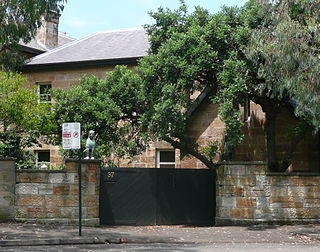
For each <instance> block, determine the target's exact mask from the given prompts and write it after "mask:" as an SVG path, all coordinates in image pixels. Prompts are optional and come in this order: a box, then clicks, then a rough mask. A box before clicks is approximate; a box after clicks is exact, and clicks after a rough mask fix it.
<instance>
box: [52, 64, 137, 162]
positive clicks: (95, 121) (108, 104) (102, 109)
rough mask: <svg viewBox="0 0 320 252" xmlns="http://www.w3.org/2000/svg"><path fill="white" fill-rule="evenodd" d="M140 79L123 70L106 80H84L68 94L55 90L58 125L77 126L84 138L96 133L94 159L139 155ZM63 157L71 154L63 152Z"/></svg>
mask: <svg viewBox="0 0 320 252" xmlns="http://www.w3.org/2000/svg"><path fill="white" fill-rule="evenodd" d="M140 82H141V80H140V77H139V76H138V75H137V74H136V73H133V72H132V71H130V70H128V69H126V68H125V67H118V68H116V70H115V71H113V72H110V73H109V74H108V77H107V78H106V79H105V80H100V79H99V78H97V77H95V76H84V77H83V78H82V79H81V80H80V83H79V85H77V86H73V87H71V88H70V89H68V90H59V89H58V90H55V92H54V98H55V101H56V102H55V105H54V112H55V121H56V122H57V125H58V132H57V133H58V136H59V137H58V139H61V138H60V135H61V132H60V130H59V129H60V125H61V124H62V123H64V122H73V121H75V122H79V123H81V128H82V132H83V134H84V135H85V134H88V132H89V130H94V131H95V137H96V142H97V146H98V149H97V150H96V154H95V156H97V157H101V156H102V155H104V156H109V155H111V154H114V155H116V156H117V157H122V156H124V155H125V154H128V153H129V154H130V155H131V156H133V155H135V154H137V153H138V151H139V149H140V147H141V146H142V143H141V142H140V138H138V137H137V136H138V135H139V134H137V129H133V127H136V125H137V123H138V122H137V120H138V116H137V115H138V114H139V115H140V111H138V109H139V108H141V107H142V103H143V100H142V99H141V95H140V94H139V91H140V87H139V85H140ZM65 155H66V156H71V157H72V155H74V153H73V152H72V151H71V152H68V151H67V152H66V153H65Z"/></svg>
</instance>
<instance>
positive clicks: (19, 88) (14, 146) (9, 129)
mask: <svg viewBox="0 0 320 252" xmlns="http://www.w3.org/2000/svg"><path fill="white" fill-rule="evenodd" d="M25 87H26V80H25V78H24V77H22V76H21V75H20V74H17V73H10V72H0V156H2V157H13V158H17V159H18V162H19V161H21V160H22V159H23V158H24V157H25V156H26V152H24V151H23V148H25V147H31V146H32V145H33V144H36V143H37V137H39V136H40V135H42V134H44V133H47V132H52V127H53V124H52V123H51V119H50V113H49V111H48V109H49V107H48V106H49V105H48V104H44V103H38V99H39V97H38V95H37V93H36V92H35V91H34V90H28V89H26V88H25Z"/></svg>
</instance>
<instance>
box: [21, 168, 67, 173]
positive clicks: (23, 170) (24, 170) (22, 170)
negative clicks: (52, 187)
mask: <svg viewBox="0 0 320 252" xmlns="http://www.w3.org/2000/svg"><path fill="white" fill-rule="evenodd" d="M66 172H67V170H66V169H61V170H41V169H16V173H66Z"/></svg>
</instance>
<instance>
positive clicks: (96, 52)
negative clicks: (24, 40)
mask: <svg viewBox="0 0 320 252" xmlns="http://www.w3.org/2000/svg"><path fill="white" fill-rule="evenodd" d="M148 48H149V43H148V37H147V34H146V32H145V30H144V29H142V28H138V29H137V28H136V29H128V30H114V31H104V32H98V33H96V34H93V35H91V36H89V37H86V38H83V39H80V40H76V41H73V42H71V43H68V44H67V45H64V46H62V47H58V48H56V49H53V50H51V51H48V52H46V53H43V54H41V55H38V56H36V57H34V58H32V59H31V61H30V62H28V63H27V64H26V66H35V65H48V64H63V63H72V62H78V63H79V62H90V61H99V60H117V59H129V58H140V57H143V56H146V55H147V50H148Z"/></svg>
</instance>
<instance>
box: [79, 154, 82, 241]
mask: <svg viewBox="0 0 320 252" xmlns="http://www.w3.org/2000/svg"><path fill="white" fill-rule="evenodd" d="M78 163H79V165H78V180H79V187H78V199H79V236H81V235H82V204H81V203H82V190H81V180H82V176H81V150H80V151H79V159H78Z"/></svg>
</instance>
